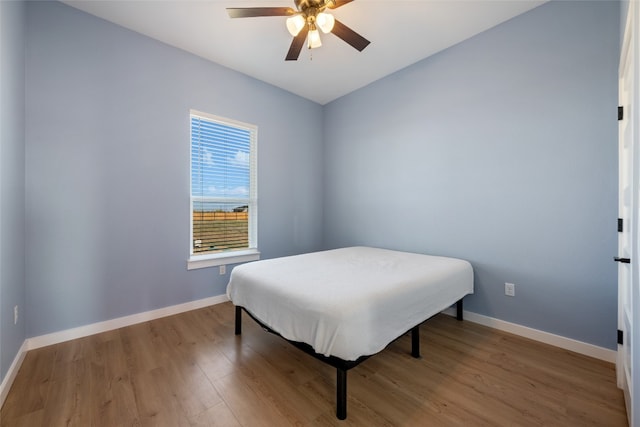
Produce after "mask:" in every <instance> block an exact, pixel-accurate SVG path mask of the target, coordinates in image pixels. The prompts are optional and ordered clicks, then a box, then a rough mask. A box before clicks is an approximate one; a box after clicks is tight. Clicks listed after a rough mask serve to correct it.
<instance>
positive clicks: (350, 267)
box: [227, 246, 473, 419]
mask: <svg viewBox="0 0 640 427" xmlns="http://www.w3.org/2000/svg"><path fill="white" fill-rule="evenodd" d="M470 293H473V269H472V267H471V264H470V263H469V262H467V261H464V260H461V259H456V258H449V257H441V256H431V255H423V254H416V253H409V252H399V251H393V250H388V249H380V248H371V247H362V246H361V247H349V248H342V249H334V250H328V251H322V252H313V253H308V254H302V255H295V256H289V257H282V258H275V259H268V260H262V261H256V262H252V263H247V264H243V265H240V266H237V267H235V268H234V269H233V271H232V273H231V277H230V280H229V284H228V286H227V296H228V297H229V299H230V300H231V301H232V302H233V304H234V305H235V307H236V319H235V320H236V325H235V326H236V331H235V332H236V334H237V335H240V333H241V324H242V323H241V318H242V311H243V310H244V311H245V312H246V313H247V314H249V315H250V317H252V318H253V319H254V320H255V321H256V322H258V323H259V324H260V325H261V326H262V327H263V328H265V329H266V330H267V331H269V332H272V333H275V334H277V335H280V336H281V337H283V338H284V339H286V340H288V341H289V342H291V343H292V344H293V345H295V346H296V347H298V348H300V349H302V350H304V351H305V352H307V353H309V354H311V355H312V356H314V357H316V358H317V359H320V360H322V361H323V362H325V363H328V364H330V365H331V366H334V367H335V368H336V369H337V387H336V390H337V392H336V408H337V409H336V415H337V417H338V418H339V419H345V418H346V385H347V375H346V372H347V370H349V369H351V368H353V367H355V366H356V365H358V364H359V363H361V362H362V361H364V360H366V359H367V358H368V357H370V356H372V355H374V354H376V353H378V352H380V351H381V350H383V349H384V348H385V347H386V346H387V345H388V344H389V343H391V342H392V341H394V340H395V339H397V338H398V337H400V336H402V335H404V334H405V333H406V332H408V331H411V334H412V338H411V342H412V350H411V353H412V355H413V356H414V357H419V356H420V350H419V329H418V328H419V325H420V324H421V323H422V322H424V321H425V320H427V319H429V318H430V317H432V316H434V315H435V314H437V313H439V312H440V311H442V310H444V309H446V308H448V307H450V306H451V305H453V304H456V306H457V317H458V319H459V320H462V298H463V297H464V296H465V295H467V294H470Z"/></svg>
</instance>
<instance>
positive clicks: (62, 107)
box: [26, 2, 322, 337]
mask: <svg viewBox="0 0 640 427" xmlns="http://www.w3.org/2000/svg"><path fill="white" fill-rule="evenodd" d="M27 29H28V31H27V50H26V52H27V56H26V67H27V74H26V76H27V77H26V79H27V80H26V110H27V123H26V129H27V131H26V138H27V146H26V165H27V174H26V211H27V229H26V245H27V246H26V254H27V266H26V284H27V285H26V289H27V293H26V304H27V307H28V310H29V315H28V325H27V336H30V337H32V336H38V335H41V334H45V333H49V332H54V331H60V330H65V329H69V328H73V327H76V326H81V325H86V324H91V323H94V322H98V321H103V320H108V319H111V318H117V317H120V316H125V315H129V314H134V313H139V312H144V311H148V310H152V309H155V308H159V307H165V306H170V305H174V304H179V303H183V302H187V301H192V300H197V299H201V298H205V297H209V296H214V295H220V294H223V293H224V291H225V287H226V283H227V280H228V275H227V276H220V275H219V274H218V271H217V269H215V270H214V269H211V268H209V269H200V270H191V271H187V270H186V260H187V258H188V256H189V242H190V237H189V215H190V210H189V209H190V208H189V188H190V187H189V185H190V177H189V161H190V157H189V155H190V151H189V150H190V147H189V143H190V140H189V109H191V108H193V109H197V110H200V111H205V112H208V113H211V114H216V115H219V116H223V117H229V118H233V119H236V120H240V121H244V122H248V123H252V124H255V125H257V126H258V141H259V142H258V156H259V158H258V162H259V170H258V188H259V212H260V217H259V223H258V233H259V246H260V250H261V252H262V255H263V257H265V258H269V257H275V256H283V255H289V254H292V253H299V252H307V251H312V250H317V249H320V245H321V241H322V237H321V227H322V217H321V215H322V205H321V198H322V191H321V185H322V164H321V162H319V161H318V159H321V158H322V124H321V123H319V121H318V120H317V117H321V116H322V107H321V106H320V105H318V104H316V103H313V102H311V101H308V100H305V99H303V98H300V97H298V96H294V95H292V94H289V93H287V92H284V91H282V90H280V89H277V88H275V87H273V86H270V85H267V84H265V83H262V82H259V81H257V80H254V79H252V78H249V77H247V76H245V75H242V74H239V73H237V72H234V71H231V70H229V69H226V68H224V67H222V66H219V65H216V64H213V63H211V62H208V61H205V60H203V59H201V58H198V57H195V56H194V55H191V54H188V53H186V52H183V51H181V50H178V49H175V48H173V47H170V46H167V45H164V44H162V43H160V42H157V41H154V40H152V39H149V38H147V37H145V36H142V35H139V34H137V33H134V32H131V31H128V30H125V29H123V28H121V27H118V26H115V25H113V24H111V23H108V22H106V21H103V20H101V19H98V18H95V17H93V16H91V15H88V14H85V13H84V12H80V11H78V10H76V9H73V8H70V7H68V6H66V5H63V4H61V3H57V2H41V3H35V2H29V3H28V5H27ZM294 117H295V120H292V118H294ZM301 135H304V137H303V138H301V137H300V136H301Z"/></svg>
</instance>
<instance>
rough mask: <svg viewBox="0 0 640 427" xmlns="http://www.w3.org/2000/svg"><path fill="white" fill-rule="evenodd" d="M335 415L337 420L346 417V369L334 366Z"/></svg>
mask: <svg viewBox="0 0 640 427" xmlns="http://www.w3.org/2000/svg"><path fill="white" fill-rule="evenodd" d="M336 371H337V373H338V376H337V382H336V416H337V417H338V419H339V420H345V419H347V370H346V369H341V368H336Z"/></svg>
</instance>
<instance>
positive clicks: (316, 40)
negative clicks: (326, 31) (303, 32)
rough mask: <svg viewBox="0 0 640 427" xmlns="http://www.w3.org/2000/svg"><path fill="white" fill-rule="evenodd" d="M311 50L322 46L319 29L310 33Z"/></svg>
mask: <svg viewBox="0 0 640 427" xmlns="http://www.w3.org/2000/svg"><path fill="white" fill-rule="evenodd" d="M308 37H309V39H308V42H309V49H315V48H317V47H320V46H322V40H320V33H319V32H318V29H317V28H314V29H313V30H311V31H309V36H308Z"/></svg>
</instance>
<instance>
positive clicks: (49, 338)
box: [26, 294, 229, 350]
mask: <svg viewBox="0 0 640 427" xmlns="http://www.w3.org/2000/svg"><path fill="white" fill-rule="evenodd" d="M227 301H229V298H227V296H226V295H224V294H223V295H217V296H215V297H209V298H204V299H200V300H196V301H190V302H185V303H183V304H178V305H172V306H170V307H163V308H159V309H157V310H151V311H145V312H143V313H137V314H132V315H130V316H124V317H119V318H117V319H111V320H105V321H104V322H98V323H92V324H90V325H85V326H79V327H77V328H73V329H67V330H64V331H60V332H53V333H51V334H46V335H40V336H38V337H33V338H28V339H27V340H26V349H27V350H34V349H36V348H40V347H45V346H48V345H52V344H58V343H61V342H64V341H70V340H74V339H77V338H83V337H87V336H89V335H94V334H99V333H101V332H106V331H111V330H113V329H118V328H123V327H125V326H131V325H135V324H137V323H142V322H147V321H149V320H155V319H159V318H161V317H166V316H173V315H174V314H179V313H184V312H186V311H190V310H197V309H199V308H203V307H208V306H210V305H216V304H220V303H223V302H227Z"/></svg>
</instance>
